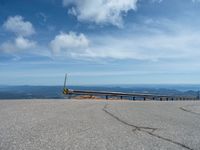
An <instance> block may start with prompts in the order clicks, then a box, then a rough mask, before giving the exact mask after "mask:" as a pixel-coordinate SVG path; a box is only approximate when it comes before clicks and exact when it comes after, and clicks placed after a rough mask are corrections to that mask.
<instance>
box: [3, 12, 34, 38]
mask: <svg viewBox="0 0 200 150" xmlns="http://www.w3.org/2000/svg"><path fill="white" fill-rule="evenodd" d="M3 27H4V28H5V29H6V30H7V31H10V32H13V33H15V34H17V35H18V36H30V35H32V34H34V33H35V29H34V27H33V25H32V24H31V22H29V21H25V20H24V18H23V17H22V16H13V17H12V16H11V17H9V18H8V19H7V20H6V22H5V23H4V24H3Z"/></svg>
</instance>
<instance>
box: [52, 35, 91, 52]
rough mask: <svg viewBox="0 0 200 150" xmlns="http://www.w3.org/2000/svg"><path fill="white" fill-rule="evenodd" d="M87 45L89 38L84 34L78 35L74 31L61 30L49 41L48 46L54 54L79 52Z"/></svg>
mask: <svg viewBox="0 0 200 150" xmlns="http://www.w3.org/2000/svg"><path fill="white" fill-rule="evenodd" d="M88 45H89V40H88V39H87V37H86V36H85V35H84V34H82V33H81V34H79V35H78V34H76V33H74V32H69V33H63V32H61V33H60V34H58V35H57V36H56V37H55V38H54V40H52V41H51V42H50V47H51V49H52V52H53V53H54V54H55V55H59V54H60V53H62V52H65V53H67V54H73V53H79V51H81V50H83V49H86V48H87V47H88Z"/></svg>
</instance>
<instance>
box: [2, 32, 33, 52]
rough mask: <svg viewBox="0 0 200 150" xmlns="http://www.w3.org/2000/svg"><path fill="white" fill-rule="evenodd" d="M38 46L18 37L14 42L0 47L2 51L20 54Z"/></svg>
mask: <svg viewBox="0 0 200 150" xmlns="http://www.w3.org/2000/svg"><path fill="white" fill-rule="evenodd" d="M35 46H36V42H34V41H31V40H28V39H26V38H24V37H22V36H19V37H17V38H16V39H15V40H14V41H7V42H4V43H3V44H2V45H1V46H0V50H2V51H4V52H8V53H12V52H19V51H22V50H26V49H30V48H34V47H35Z"/></svg>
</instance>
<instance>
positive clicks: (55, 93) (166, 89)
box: [0, 85, 200, 99]
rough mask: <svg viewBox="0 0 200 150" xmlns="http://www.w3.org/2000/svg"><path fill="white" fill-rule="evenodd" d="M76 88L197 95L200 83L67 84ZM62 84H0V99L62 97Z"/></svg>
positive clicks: (71, 87)
mask: <svg viewBox="0 0 200 150" xmlns="http://www.w3.org/2000/svg"><path fill="white" fill-rule="evenodd" d="M69 88H70V89H76V90H93V91H114V92H127V93H131V92H139V93H152V94H159V95H172V96H175V95H176V96H197V95H198V89H200V85H106V86H69ZM62 90H63V87H62V86H0V99H62V98H65V96H64V95H63V94H62Z"/></svg>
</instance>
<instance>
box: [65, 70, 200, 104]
mask: <svg viewBox="0 0 200 150" xmlns="http://www.w3.org/2000/svg"><path fill="white" fill-rule="evenodd" d="M66 82H67V74H66V75H65V80H64V87H63V94H64V95H90V96H105V98H106V99H109V97H111V96H114V97H120V99H123V98H124V97H131V98H132V100H136V99H137V98H140V99H141V98H142V99H143V100H147V99H148V100H160V101H163V100H167V101H168V100H197V99H198V97H194V96H193V97H192V96H173V95H156V94H149V93H124V92H108V91H88V90H72V89H68V88H66Z"/></svg>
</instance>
